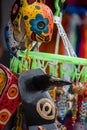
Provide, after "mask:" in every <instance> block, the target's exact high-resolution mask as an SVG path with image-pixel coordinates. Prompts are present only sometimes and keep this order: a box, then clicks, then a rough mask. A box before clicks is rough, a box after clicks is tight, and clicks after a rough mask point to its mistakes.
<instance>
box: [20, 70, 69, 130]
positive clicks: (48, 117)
mask: <svg viewBox="0 0 87 130" xmlns="http://www.w3.org/2000/svg"><path fill="white" fill-rule="evenodd" d="M18 84H19V90H20V94H21V99H22V103H23V109H24V114H25V118H26V122H27V124H28V127H29V130H37V129H39V128H38V127H40V128H41V127H42V128H44V129H46V130H49V129H51V130H53V129H56V130H58V128H57V125H56V123H55V120H56V108H55V105H54V102H53V100H52V98H51V96H50V94H49V93H48V92H47V91H48V90H49V89H52V88H53V87H55V86H57V87H62V86H64V85H70V84H71V83H70V82H68V81H64V80H61V79H59V78H56V77H54V76H50V75H48V74H46V73H45V72H44V71H43V70H42V69H32V70H28V71H26V72H23V73H22V74H21V75H20V77H19V81H18ZM51 87H52V88H51Z"/></svg>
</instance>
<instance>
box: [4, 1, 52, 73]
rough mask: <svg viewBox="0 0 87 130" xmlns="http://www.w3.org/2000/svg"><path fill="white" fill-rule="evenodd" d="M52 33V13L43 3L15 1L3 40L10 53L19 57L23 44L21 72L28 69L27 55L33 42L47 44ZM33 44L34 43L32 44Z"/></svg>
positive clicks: (29, 61)
mask: <svg viewBox="0 0 87 130" xmlns="http://www.w3.org/2000/svg"><path fill="white" fill-rule="evenodd" d="M52 33H53V13H52V11H51V9H50V8H49V7H48V6H46V5H45V4H44V3H43V2H38V1H36V0H34V1H31V0H28V1H27V0H16V1H15V3H14V5H13V7H12V10H11V19H10V21H9V22H8V24H7V25H6V27H5V39H6V43H7V47H8V49H9V51H10V53H11V54H12V55H14V56H19V51H20V47H21V44H24V47H25V49H27V50H26V56H25V57H24V59H23V70H26V69H27V68H25V64H27V66H29V67H28V69H29V68H30V63H31V60H30V57H29V55H28V53H29V51H30V49H31V48H32V45H33V41H37V42H49V41H51V37H52ZM34 44H35V42H34Z"/></svg>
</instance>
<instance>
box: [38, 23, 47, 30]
mask: <svg viewBox="0 0 87 130" xmlns="http://www.w3.org/2000/svg"><path fill="white" fill-rule="evenodd" d="M37 26H38V28H39V29H44V27H45V23H44V22H39V23H38V25H37Z"/></svg>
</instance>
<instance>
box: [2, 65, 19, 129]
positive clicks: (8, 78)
mask: <svg viewBox="0 0 87 130" xmlns="http://www.w3.org/2000/svg"><path fill="white" fill-rule="evenodd" d="M19 102H20V95H19V90H18V79H17V78H16V77H15V75H14V74H13V73H12V72H11V71H10V70H9V69H8V68H6V67H5V66H4V65H2V64H0V130H3V129H4V127H5V125H6V124H7V122H8V121H9V120H10V118H11V116H12V115H13V113H14V112H15V110H16V108H17V106H18V104H19Z"/></svg>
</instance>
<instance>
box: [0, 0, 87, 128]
mask: <svg viewBox="0 0 87 130" xmlns="http://www.w3.org/2000/svg"><path fill="white" fill-rule="evenodd" d="M74 1H75V0H74ZM74 1H73V2H74ZM64 2H65V0H60V1H59V0H55V1H52V3H54V7H53V4H50V3H51V2H49V0H48V1H46V0H40V1H39V0H15V2H14V4H13V6H12V9H11V15H10V20H9V22H8V23H7V24H6V26H5V40H6V44H7V48H8V50H9V52H10V53H11V54H12V55H13V58H12V59H11V62H10V68H9V69H8V68H6V67H5V66H4V65H2V64H0V130H4V128H6V126H7V125H8V122H9V121H10V119H11V118H12V115H14V113H15V112H16V114H15V117H14V121H13V122H12V128H11V130H78V127H76V125H78V123H79V124H80V126H81V128H82V127H84V128H85V125H86V122H87V76H86V74H87V59H84V58H81V57H83V55H84V54H86V48H84V47H83V42H84V41H86V31H84V29H83V28H82V29H83V31H81V32H79V33H80V34H83V39H84V40H83V39H81V44H80V46H79V48H75V47H76V46H75V44H74V46H73V44H72V41H74V42H75V41H76V40H77V39H76V35H75V33H76V30H75V33H74V34H73V35H72V37H74V39H71V40H70V37H68V35H67V33H66V31H65V29H64V26H63V24H62V19H63V12H62V7H63V4H64ZM67 2H69V4H70V6H71V5H72V4H76V5H77V3H73V2H70V1H69V0H68V1H66V3H65V6H66V4H67ZM69 11H70V8H67V9H66V12H69ZM74 11H76V12H77V9H76V10H74ZM85 11H86V10H85ZM76 12H74V13H76ZM53 13H54V14H53ZM70 13H73V12H70ZM79 13H82V12H80V11H79ZM67 17H68V18H70V15H69V14H68V15H67ZM74 17H75V15H73V18H74ZM75 18H77V17H75ZM65 20H66V19H65ZM80 20H81V19H80ZM72 21H73V20H72ZM77 21H78V20H77ZM80 22H82V20H81V21H79V24H81V23H80ZM65 23H66V22H65ZM71 24H72V22H71ZM82 25H83V24H82ZM66 26H69V25H67V24H66ZM73 27H74V26H73ZM82 27H83V26H82ZM84 27H86V23H85V25H84ZM74 29H75V28H73V30H74ZM69 31H71V30H69ZM60 41H62V46H63V47H61V48H62V50H64V53H63V54H64V55H61V54H58V53H59V47H60V46H61V45H60V43H61V42H60ZM77 41H78V40H77ZM44 45H45V46H44ZM84 45H86V42H85V44H84ZM49 46H50V47H49ZM53 46H55V47H54V48H52V47H53ZM41 47H42V48H43V47H44V48H43V49H42V48H41ZM47 47H48V50H46V49H47ZM53 49H54V50H53ZM75 49H76V51H75ZM79 49H80V50H79ZM81 49H82V51H83V50H85V51H84V53H83V52H82V51H81ZM41 50H42V51H41ZM43 50H45V51H43ZM50 50H51V51H50ZM77 50H79V54H78V53H77ZM78 55H80V56H81V57H77V56H78ZM16 75H17V77H16ZM76 128H77V129H76ZM5 130H7V129H5ZM9 130H10V129H9ZM84 130H85V129H84Z"/></svg>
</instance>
